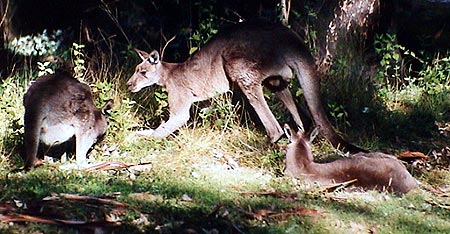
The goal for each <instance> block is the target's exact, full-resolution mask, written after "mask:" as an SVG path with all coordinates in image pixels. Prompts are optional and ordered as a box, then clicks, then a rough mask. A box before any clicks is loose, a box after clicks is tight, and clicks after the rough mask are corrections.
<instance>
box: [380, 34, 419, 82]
mask: <svg viewBox="0 0 450 234" xmlns="http://www.w3.org/2000/svg"><path fill="white" fill-rule="evenodd" d="M374 46H375V53H377V54H378V55H379V56H380V57H381V59H380V67H381V69H380V71H378V73H377V77H378V82H384V83H385V84H386V85H387V86H388V88H394V89H396V90H398V89H400V88H401V87H400V86H401V85H404V84H407V83H408V82H411V78H410V77H409V73H410V71H411V68H410V67H408V63H407V62H406V60H405V59H404V57H405V56H408V57H409V58H411V59H415V60H418V61H419V62H423V61H422V60H421V59H420V58H419V57H417V56H416V54H415V53H414V52H413V51H411V50H409V49H407V48H406V47H404V46H402V45H400V44H398V41H397V36H396V35H395V34H381V35H377V37H376V39H375V42H374Z"/></svg>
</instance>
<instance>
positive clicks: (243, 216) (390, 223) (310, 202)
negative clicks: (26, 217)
mask: <svg viewBox="0 0 450 234" xmlns="http://www.w3.org/2000/svg"><path fill="white" fill-rule="evenodd" d="M31 74H33V73H32V72H28V73H26V72H15V73H13V74H11V75H10V76H9V77H7V78H6V79H5V80H3V81H2V85H1V92H2V99H1V102H0V109H1V112H0V141H1V144H0V153H1V155H0V191H1V193H0V210H2V214H11V213H8V212H6V210H4V209H3V207H6V205H7V206H9V207H12V208H13V210H14V213H16V214H34V215H41V216H44V217H50V218H59V219H65V220H83V221H87V220H97V221H103V220H105V217H106V216H105V215H107V216H108V217H110V218H111V217H114V219H115V220H116V221H120V223H121V225H119V226H117V227H114V228H113V230H114V231H115V233H143V232H145V233H186V232H187V231H188V230H195V231H196V233H214V230H217V231H219V233H368V232H370V231H372V232H377V233H448V232H450V211H449V206H450V200H449V199H448V179H449V178H450V173H449V171H448V165H447V169H445V170H442V169H437V167H434V166H433V165H432V166H430V165H431V163H432V162H433V161H432V160H434V159H433V157H432V155H433V154H432V153H430V152H431V151H429V152H424V153H427V154H429V155H430V161H429V162H427V163H424V164H423V165H422V164H421V165H419V166H418V167H417V168H414V173H413V175H414V176H415V177H416V178H418V179H419V180H420V181H421V182H422V183H423V185H421V186H420V187H419V188H418V189H416V190H414V191H412V192H411V193H409V194H407V195H405V196H396V195H392V194H385V193H379V192H374V191H368V192H347V191H341V190H337V191H334V192H324V191H323V190H322V189H321V188H320V187H317V186H314V185H309V184H307V183H305V182H304V181H302V180H300V179H291V178H288V177H286V176H284V175H283V173H282V172H283V170H284V165H283V163H284V162H283V160H284V151H283V148H284V147H285V146H286V143H287V142H286V140H285V139H283V140H281V141H280V142H279V143H277V144H270V143H269V141H268V139H267V137H266V135H265V134H264V132H262V131H261V130H258V128H256V127H255V126H254V124H253V123H252V122H249V121H247V120H245V118H239V117H238V116H239V115H243V114H242V113H238V112H239V111H238V110H239V108H235V107H233V106H230V105H231V104H230V103H229V101H230V100H229V97H228V96H226V97H218V98H217V99H215V100H213V102H212V104H211V106H212V107H214V106H218V108H216V109H214V111H213V112H208V113H207V114H205V112H203V115H201V114H199V113H202V112H201V110H200V109H201V108H202V107H203V106H202V105H200V104H199V105H198V109H195V110H194V111H193V113H194V114H195V113H196V114H195V116H193V117H192V120H191V121H190V122H189V123H188V125H187V126H184V127H183V128H182V129H180V130H179V131H178V132H177V134H176V135H174V136H170V137H168V138H166V139H140V138H136V137H134V136H133V134H132V132H133V130H136V129H137V128H138V127H139V126H142V125H145V124H147V123H145V120H144V119H147V120H151V121H155V119H158V118H162V119H164V118H163V117H159V116H155V112H154V110H155V109H158V108H159V107H160V106H158V105H162V104H163V103H161V102H157V101H155V100H154V98H152V97H153V96H152V92H153V91H155V90H156V91H155V92H160V91H159V90H158V89H150V90H146V91H143V92H142V93H140V94H135V95H131V94H130V93H129V92H128V91H127V90H126V88H125V87H124V83H125V82H126V80H127V78H128V76H129V75H130V73H129V72H127V71H126V70H121V69H119V70H113V69H109V68H102V69H100V70H99V71H98V72H97V73H96V75H95V76H93V77H90V78H91V79H90V80H91V83H90V84H91V87H92V89H93V93H94V95H95V96H96V98H97V104H98V106H100V105H101V104H102V103H103V102H104V101H105V100H107V99H109V98H113V99H114V100H115V103H116V105H115V107H114V109H113V111H112V113H111V120H110V127H109V132H108V135H107V136H106V138H105V139H104V140H103V141H102V142H100V143H98V144H97V145H95V146H94V149H93V150H92V151H91V153H90V156H89V160H90V161H91V162H99V161H121V162H125V163H150V164H151V169H150V170H148V171H133V170H126V169H115V170H103V171H94V172H87V171H83V170H62V169H61V168H60V166H61V164H62V163H61V162H59V161H58V160H57V161H56V163H52V164H50V163H48V164H45V165H43V166H41V167H38V168H36V169H33V170H30V171H23V170H21V169H20V168H21V167H22V166H23V164H22V161H21V158H20V149H21V147H22V137H23V107H22V96H23V94H24V92H25V90H26V87H27V84H28V83H29V81H30V80H31V79H33V78H32V77H33V75H31ZM86 80H89V79H86ZM342 83H343V84H341V86H339V87H338V88H336V86H335V84H331V86H329V87H333V89H335V90H336V89H338V90H342V92H341V94H342V95H344V96H345V93H346V92H348V90H349V89H350V87H351V85H349V84H346V83H345V82H344V81H343V82H342ZM349 83H352V84H353V85H355V84H358V85H362V86H367V85H369V84H368V82H367V81H364V80H359V81H357V82H355V81H351V80H350V81H349ZM324 85H325V88H324V89H323V90H324V93H325V96H326V95H328V96H326V99H325V100H334V101H335V102H336V103H337V104H342V105H343V104H345V105H344V106H347V104H346V103H338V102H337V100H339V97H336V96H330V93H327V92H328V91H327V90H329V89H327V88H326V87H327V85H330V84H327V83H325V84H324ZM353 89H354V86H353ZM346 90H347V91H346ZM352 95H353V96H350V98H349V99H348V100H347V101H348V102H353V101H354V100H357V99H358V97H361V96H359V94H358V93H353V94H352ZM360 95H362V96H363V97H362V98H361V99H360V100H358V102H356V105H357V106H356V107H355V106H353V108H354V110H359V109H360V107H365V106H366V105H369V104H370V100H372V98H373V97H374V96H373V95H369V94H367V93H361V94H360ZM422 100H424V99H422ZM433 100H434V99H433ZM443 100H445V99H443ZM378 101H380V100H377V103H372V104H371V105H370V106H369V107H370V108H371V111H372V110H373V111H378V109H377V108H382V107H383V105H381V104H383V102H381V101H380V103H378ZM434 101H435V100H434ZM430 103H431V102H430ZM439 103H441V102H439ZM206 105H208V104H206ZM416 107H417V108H419V109H420V110H418V111H414V109H412V110H413V111H411V112H410V113H411V115H414V114H416V115H418V116H419V117H420V116H421V115H420V114H417V113H422V112H424V115H425V114H427V113H429V112H426V111H423V110H429V109H426V108H420V105H416ZM433 107H435V105H434V104H433ZM161 110H165V109H164V108H162V109H161ZM354 110H352V109H349V110H347V111H348V114H349V119H348V121H350V122H351V123H352V125H351V126H355V127H347V129H346V130H345V133H347V134H348V135H349V136H351V139H356V138H358V137H359V138H358V139H357V140H355V142H358V143H359V144H362V145H364V146H368V147H369V148H370V149H374V150H378V149H386V148H387V146H389V147H390V148H388V149H389V150H390V151H393V152H397V151H401V150H404V148H405V147H406V146H408V145H401V146H400V147H398V148H395V147H393V146H394V145H395V144H396V143H395V142H392V141H391V142H390V144H385V142H386V141H387V142H389V140H392V139H390V138H388V137H386V138H383V136H385V135H383V134H381V135H376V133H377V132H382V131H388V130H389V129H388V128H390V127H392V125H393V124H392V123H386V122H383V121H389V120H392V119H394V118H393V117H392V116H394V114H389V115H385V116H384V118H382V119H377V118H378V117H380V116H382V114H383V113H394V112H388V111H390V110H389V109H388V108H386V109H385V110H383V111H380V112H379V113H376V114H375V116H371V117H370V118H364V115H363V114H360V115H362V117H361V116H360V115H358V114H357V111H354ZM421 110H422V112H420V111H421ZM396 111H398V112H397V113H399V114H398V115H397V117H396V118H397V119H398V122H399V123H405V124H406V123H407V121H406V118H405V117H404V116H405V113H408V112H405V111H401V110H399V109H396ZM435 112H438V111H436V110H433V111H432V113H435ZM371 113H372V112H371ZM244 115H245V114H244ZM336 116H337V115H336ZM282 118H285V117H282ZM361 119H362V120H366V121H367V120H370V121H372V120H377V122H376V121H374V122H371V124H374V123H375V124H378V125H376V127H381V129H376V130H372V131H367V132H364V133H361V130H359V129H358V127H361V128H362V129H364V130H367V128H368V126H369V125H370V124H368V123H364V122H363V121H361ZM442 120H444V121H445V120H446V119H445V118H443V119H442ZM358 121H361V122H358ZM149 124H155V123H154V122H152V123H149ZM156 125H157V124H156ZM372 126H373V125H372ZM412 129H415V128H412ZM402 136H403V135H402ZM380 138H381V139H380ZM421 141H422V144H423V145H427V147H428V149H435V150H440V149H441V148H440V146H441V145H442V144H443V143H442V142H444V143H445V142H448V141H447V139H446V138H443V137H441V138H429V139H427V138H422V139H421ZM435 142H440V144H436V145H433V144H434V143H435ZM386 145H387V146H386ZM411 145H414V144H411ZM315 153H316V154H318V155H320V156H323V157H336V153H335V152H334V151H333V149H332V148H331V147H330V145H329V144H328V143H327V142H326V141H324V140H323V139H322V140H318V141H316V142H315ZM447 157H448V156H447ZM440 166H443V165H440ZM444 166H445V165H444ZM440 189H441V190H440ZM445 189H447V190H445ZM65 193H66V194H79V195H87V196H93V197H107V198H109V199H112V200H115V201H120V202H124V203H126V204H127V205H126V206H125V207H115V206H112V205H99V204H95V203H89V202H86V201H71V200H64V199H63V200H62V201H59V202H57V201H48V200H46V198H48V197H50V196H56V195H58V194H65ZM445 195H446V196H445ZM43 199H44V200H43ZM23 204H25V205H26V206H25V205H23ZM299 208H303V209H299ZM263 211H270V212H272V214H271V215H267V216H264V215H258V214H260V212H263ZM289 212H291V213H289ZM112 214H114V215H112ZM0 217H1V216H0ZM109 229H110V228H109V227H105V230H109ZM93 230H94V229H93V228H92V227H90V228H87V227H83V228H81V227H80V226H76V225H74V226H70V225H52V224H41V223H35V222H10V223H4V222H0V232H1V233H77V231H80V232H81V233H84V232H92V231H93Z"/></svg>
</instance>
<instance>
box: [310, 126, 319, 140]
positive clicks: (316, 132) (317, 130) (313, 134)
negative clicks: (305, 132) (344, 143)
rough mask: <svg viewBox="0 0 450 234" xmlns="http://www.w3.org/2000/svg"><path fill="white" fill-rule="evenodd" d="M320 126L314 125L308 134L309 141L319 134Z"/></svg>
mask: <svg viewBox="0 0 450 234" xmlns="http://www.w3.org/2000/svg"><path fill="white" fill-rule="evenodd" d="M319 130H320V127H315V128H314V129H313V130H312V131H311V133H310V134H309V142H312V141H313V140H314V138H316V136H317V135H318V134H319Z"/></svg>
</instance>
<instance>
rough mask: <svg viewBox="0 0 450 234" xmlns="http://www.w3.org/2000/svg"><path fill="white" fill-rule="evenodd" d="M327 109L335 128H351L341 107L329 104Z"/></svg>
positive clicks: (346, 114)
mask: <svg viewBox="0 0 450 234" xmlns="http://www.w3.org/2000/svg"><path fill="white" fill-rule="evenodd" d="M328 108H329V109H330V115H331V118H333V120H334V124H335V126H338V127H339V129H346V128H347V127H351V124H350V122H349V121H348V113H347V111H346V110H345V108H344V106H343V105H339V104H333V103H329V104H328Z"/></svg>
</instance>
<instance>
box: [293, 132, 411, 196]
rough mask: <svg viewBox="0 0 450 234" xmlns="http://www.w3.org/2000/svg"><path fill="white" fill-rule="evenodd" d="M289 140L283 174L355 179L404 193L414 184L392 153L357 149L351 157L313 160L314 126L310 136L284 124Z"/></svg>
mask: <svg viewBox="0 0 450 234" xmlns="http://www.w3.org/2000/svg"><path fill="white" fill-rule="evenodd" d="M284 129H285V132H286V135H287V136H288V138H290V141H291V143H290V144H289V145H288V147H287V152H286V174H287V175H289V176H292V177H303V178H306V179H308V180H310V181H315V182H318V183H321V184H331V183H342V182H346V181H350V180H354V179H356V182H355V183H354V185H355V186H359V187H363V188H367V189H377V190H380V191H389V192H395V193H407V192H408V191H410V190H411V189H413V188H415V187H416V186H417V181H416V180H415V179H414V178H413V177H412V176H411V174H409V172H408V171H407V170H406V168H405V166H403V164H402V163H401V162H400V160H398V159H397V158H395V157H394V156H391V155H387V154H383V153H357V154H355V155H353V156H352V157H351V158H344V159H338V160H335V161H332V162H329V163H315V162H314V161H313V160H314V158H313V154H312V150H311V142H312V141H313V140H314V137H315V136H316V135H317V132H318V129H317V128H315V129H314V130H313V131H312V133H311V135H310V136H307V135H304V133H303V131H302V130H300V131H299V132H297V133H295V132H292V131H291V129H290V128H289V126H287V125H285V127H284Z"/></svg>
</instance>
